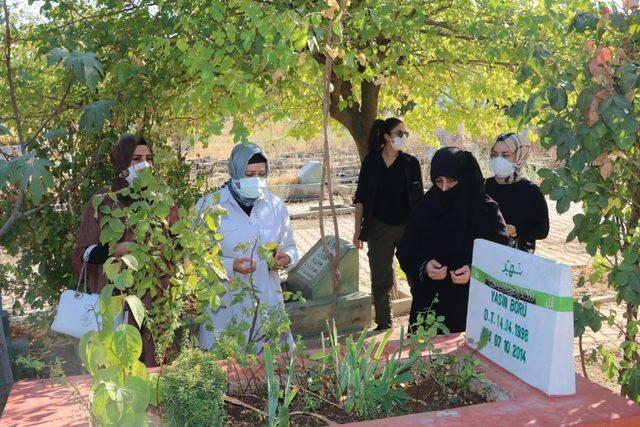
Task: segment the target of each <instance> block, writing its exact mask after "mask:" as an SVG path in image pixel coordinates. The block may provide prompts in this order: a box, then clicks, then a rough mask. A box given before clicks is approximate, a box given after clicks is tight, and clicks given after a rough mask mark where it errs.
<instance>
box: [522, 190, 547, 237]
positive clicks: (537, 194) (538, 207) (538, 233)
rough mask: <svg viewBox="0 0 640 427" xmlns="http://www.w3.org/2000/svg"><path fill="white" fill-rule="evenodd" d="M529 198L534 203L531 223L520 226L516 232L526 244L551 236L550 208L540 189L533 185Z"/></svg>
mask: <svg viewBox="0 0 640 427" xmlns="http://www.w3.org/2000/svg"><path fill="white" fill-rule="evenodd" d="M528 193H529V194H528V197H529V198H530V199H531V200H532V201H533V212H531V213H530V219H529V221H527V222H525V223H524V224H520V227H518V229H517V230H516V232H517V233H518V238H519V239H520V240H522V241H525V242H533V241H535V240H542V239H546V238H547V236H548V235H549V208H548V207H547V201H546V200H545V198H544V196H543V195H542V192H541V191H540V188H539V187H538V186H537V185H531V186H530V190H529V192H528Z"/></svg>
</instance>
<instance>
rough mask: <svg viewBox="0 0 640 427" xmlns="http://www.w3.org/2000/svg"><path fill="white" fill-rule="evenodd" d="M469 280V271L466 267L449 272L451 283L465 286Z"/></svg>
mask: <svg viewBox="0 0 640 427" xmlns="http://www.w3.org/2000/svg"><path fill="white" fill-rule="evenodd" d="M470 279H471V269H470V268H469V266H468V265H465V266H464V267H461V268H459V269H457V270H456V271H452V272H451V281H452V282H453V283H454V284H456V285H465V284H467V283H468V282H469V280H470Z"/></svg>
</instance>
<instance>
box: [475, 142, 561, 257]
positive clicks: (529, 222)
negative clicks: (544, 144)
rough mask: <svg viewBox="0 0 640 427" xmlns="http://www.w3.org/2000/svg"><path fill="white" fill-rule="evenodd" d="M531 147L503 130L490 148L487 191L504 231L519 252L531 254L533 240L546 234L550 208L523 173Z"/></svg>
mask: <svg viewBox="0 0 640 427" xmlns="http://www.w3.org/2000/svg"><path fill="white" fill-rule="evenodd" d="M530 154H531V146H529V145H528V144H525V141H524V140H523V138H522V137H521V136H520V135H517V134H515V133H505V134H502V135H500V136H498V137H497V138H496V142H495V144H493V147H491V164H490V166H491V170H493V173H494V174H495V176H494V177H492V178H489V179H487V182H486V183H485V187H486V190H487V194H488V195H489V196H490V197H491V198H492V199H493V200H495V201H496V203H498V206H499V207H500V212H502V215H504V220H505V221H506V223H507V231H508V232H509V235H510V236H511V237H512V238H513V239H514V241H515V246H516V247H517V248H518V249H520V250H521V251H525V252H530V253H534V252H535V250H536V240H540V239H545V238H546V237H547V235H548V234H549V208H548V207H547V201H546V200H545V199H544V196H543V195H542V192H541V191H540V187H538V186H537V185H536V184H534V183H533V182H531V181H529V180H528V179H525V178H524V176H523V173H522V172H523V169H524V165H525V164H526V163H527V159H528V158H529V155H530Z"/></svg>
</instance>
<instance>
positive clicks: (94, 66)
mask: <svg viewBox="0 0 640 427" xmlns="http://www.w3.org/2000/svg"><path fill="white" fill-rule="evenodd" d="M64 67H65V68H66V69H67V70H69V71H71V72H72V73H73V75H74V76H75V78H76V79H77V80H78V81H80V82H82V83H84V84H85V85H86V86H87V87H88V88H89V90H90V91H91V92H95V90H96V86H97V85H98V82H99V81H100V79H101V78H102V76H103V74H104V71H103V70H102V64H100V60H99V59H98V55H96V54H95V53H93V52H78V51H73V52H71V54H69V55H68V57H67V58H66V59H65V60H64Z"/></svg>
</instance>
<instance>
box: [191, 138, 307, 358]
mask: <svg viewBox="0 0 640 427" xmlns="http://www.w3.org/2000/svg"><path fill="white" fill-rule="evenodd" d="M228 166H229V175H230V176H231V179H229V180H228V181H227V183H226V184H225V185H224V187H223V188H222V189H220V190H219V191H215V192H213V193H211V194H209V195H207V196H204V197H202V198H201V199H200V200H199V201H198V203H197V204H196V211H203V210H205V209H207V208H209V207H211V206H214V205H218V206H221V207H223V208H225V209H226V210H227V212H228V214H227V215H226V216H224V217H222V219H221V222H220V227H219V228H218V230H217V232H218V233H219V234H221V235H222V236H223V238H222V240H221V241H220V246H221V250H222V262H223V264H224V266H225V269H226V272H227V276H228V278H229V280H228V281H227V282H226V283H225V285H226V286H227V291H226V293H225V294H224V295H223V296H222V297H221V299H222V302H223V306H221V307H220V308H218V309H217V310H211V309H209V310H208V314H209V317H210V320H211V322H210V323H209V322H204V323H203V324H202V325H201V327H200V331H199V334H198V340H199V342H200V346H201V347H202V348H203V349H207V350H211V349H212V348H213V345H214V343H215V341H216V340H217V339H218V338H219V337H220V334H222V333H223V332H224V331H225V330H228V329H229V328H231V329H234V330H235V332H242V333H244V336H245V344H248V345H251V344H253V350H254V351H255V352H256V353H260V352H261V351H262V346H263V344H264V342H265V340H267V339H268V338H273V337H269V336H265V333H267V327H268V323H271V324H273V323H274V322H280V323H282V322H284V321H285V319H286V316H285V315H284V301H283V296H282V289H281V287H280V277H279V274H278V270H280V269H284V268H291V267H292V266H293V265H294V264H295V263H296V262H298V251H297V249H296V244H295V241H294V240H293V231H292V229H291V223H290V220H289V212H288V211H287V208H286V206H285V205H284V203H283V202H282V200H280V198H278V197H277V196H275V195H273V194H271V193H270V192H269V191H268V190H267V176H268V174H269V164H268V161H267V158H266V157H265V156H264V154H263V152H262V150H261V149H260V147H258V146H257V145H256V144H252V143H242V144H237V145H236V146H235V147H233V150H232V151H231V158H230V159H229V165H228ZM263 245H273V246H274V248H275V249H274V253H273V259H272V260H270V262H268V261H267V260H266V259H263V258H261V257H259V256H258V248H260V247H261V246H263ZM236 278H239V279H241V280H242V281H243V282H244V284H245V286H243V288H244V291H242V288H240V289H237V290H232V289H231V286H230V282H231V281H233V279H236ZM251 282H253V285H251ZM251 286H252V289H251ZM240 292H244V297H243V298H239V299H241V301H239V302H238V301H233V300H234V297H235V296H237V295H238V294H239V293H240ZM258 301H259V303H260V305H263V307H264V308H265V309H266V311H265V310H262V311H261V312H260V314H259V316H258V317H257V318H256V319H257V322H256V324H255V326H250V327H249V328H247V327H246V326H247V325H253V323H254V322H253V318H254V307H255V303H256V302H258ZM212 326H213V327H212ZM280 338H281V340H283V341H286V342H287V343H288V344H289V345H290V346H292V345H293V339H292V337H291V333H290V332H288V331H287V332H286V333H285V334H284V336H282V337H280ZM249 340H250V341H251V343H249ZM248 349H251V348H250V347H249V348H248Z"/></svg>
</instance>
